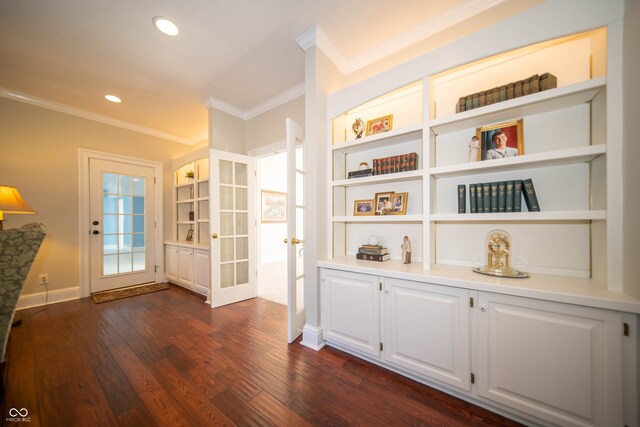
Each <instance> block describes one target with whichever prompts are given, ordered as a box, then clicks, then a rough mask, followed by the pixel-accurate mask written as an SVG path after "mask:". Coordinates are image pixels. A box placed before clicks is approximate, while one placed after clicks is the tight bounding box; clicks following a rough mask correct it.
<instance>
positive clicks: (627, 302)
mask: <svg viewBox="0 0 640 427" xmlns="http://www.w3.org/2000/svg"><path fill="white" fill-rule="evenodd" d="M318 267H323V268H331V269H335V270H343V271H351V272H356V273H365V274H375V275H379V276H384V277H393V278H398V279H404V280H414V281H418V282H428V283H433V284H436V285H445V286H453V287H457V288H464V289H469V290H474V291H483V292H493V293H500V294H507V295H514V296H522V297H527V298H536V299H541V300H546V301H555V302H562V303H568V304H575V305H582V306H587V307H594V308H603V309H608V310H616V311H621V312H627V313H634V314H640V300H639V299H637V298H633V297H631V296H629V295H627V294H624V293H621V292H614V291H610V290H607V289H606V285H605V283H603V282H598V281H596V280H593V279H581V278H574V277H563V276H548V275H543V274H530V277H528V278H524V279H513V278H500V277H493V276H486V275H483V274H478V273H474V272H473V271H472V270H471V268H469V267H455V266H445V265H433V266H431V268H430V269H429V270H424V269H423V265H422V263H413V264H403V263H402V262H401V261H398V260H389V261H385V262H374V261H364V260H358V259H356V258H355V257H354V256H349V255H347V256H341V257H336V258H334V259H332V260H322V261H319V262H318Z"/></svg>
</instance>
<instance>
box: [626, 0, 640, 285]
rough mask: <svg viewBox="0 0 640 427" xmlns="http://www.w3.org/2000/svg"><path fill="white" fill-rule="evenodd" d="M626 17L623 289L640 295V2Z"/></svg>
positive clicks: (632, 0)
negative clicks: (639, 114)
mask: <svg viewBox="0 0 640 427" xmlns="http://www.w3.org/2000/svg"><path fill="white" fill-rule="evenodd" d="M625 6H626V8H625V9H626V10H625V17H624V46H623V49H624V50H623V69H622V72H623V85H624V95H623V96H624V101H623V102H624V128H623V144H624V145H623V161H622V162H623V163H622V180H623V224H624V231H625V232H624V244H623V251H624V260H623V265H624V270H625V271H624V276H623V277H624V290H625V292H626V293H628V294H630V295H633V296H634V297H636V298H640V264H639V263H638V254H640V224H639V223H638V212H640V169H639V168H638V159H640V144H639V143H638V136H639V135H640V122H639V121H638V112H640V82H638V70H639V69H640V54H639V53H638V46H640V27H639V26H638V23H640V1H638V0H627V1H626V5H625Z"/></svg>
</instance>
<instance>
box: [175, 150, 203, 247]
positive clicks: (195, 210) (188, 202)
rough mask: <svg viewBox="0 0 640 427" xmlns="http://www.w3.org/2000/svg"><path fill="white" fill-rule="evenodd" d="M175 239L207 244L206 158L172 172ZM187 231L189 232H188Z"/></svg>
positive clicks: (191, 162) (183, 165)
mask: <svg viewBox="0 0 640 427" xmlns="http://www.w3.org/2000/svg"><path fill="white" fill-rule="evenodd" d="M175 203H176V238H175V240H176V241H178V242H186V241H187V236H188V234H190V233H191V234H192V240H191V242H192V243H194V244H208V242H209V158H208V157H204V158H200V159H196V160H193V161H190V162H187V163H184V164H182V165H181V166H179V167H177V169H176V171H175ZM189 230H192V231H191V232H190V231H189Z"/></svg>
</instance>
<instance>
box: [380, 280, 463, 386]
mask: <svg viewBox="0 0 640 427" xmlns="http://www.w3.org/2000/svg"><path fill="white" fill-rule="evenodd" d="M383 324H384V326H383V331H384V337H383V343H384V352H383V355H384V358H385V360H386V361H388V362H390V363H393V364H395V365H398V366H401V367H403V368H406V369H409V370H411V371H413V372H414V373H416V374H418V375H420V376H422V377H425V378H427V379H435V380H438V381H440V382H443V383H445V384H449V385H452V386H455V387H458V388H460V389H462V390H465V391H469V390H470V388H471V368H470V361H471V350H470V326H469V291H468V290H466V289H458V288H449V287H444V286H436V285H430V284H427V283H418V282H411V281H407V280H399V279H389V278H385V279H384V317H383Z"/></svg>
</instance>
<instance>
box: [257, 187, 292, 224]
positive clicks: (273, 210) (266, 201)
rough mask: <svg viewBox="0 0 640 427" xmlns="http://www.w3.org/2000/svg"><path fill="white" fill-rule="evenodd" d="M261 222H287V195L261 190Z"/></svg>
mask: <svg viewBox="0 0 640 427" xmlns="http://www.w3.org/2000/svg"><path fill="white" fill-rule="evenodd" d="M261 199H262V222H287V193H280V192H277V191H270V190H262V198H261Z"/></svg>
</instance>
